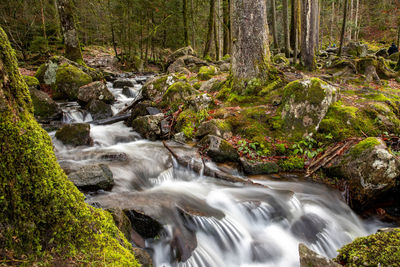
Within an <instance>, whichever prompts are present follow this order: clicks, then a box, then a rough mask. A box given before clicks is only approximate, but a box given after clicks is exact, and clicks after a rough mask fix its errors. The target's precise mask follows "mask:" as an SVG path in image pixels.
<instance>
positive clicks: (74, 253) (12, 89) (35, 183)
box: [0, 28, 139, 266]
mask: <svg viewBox="0 0 400 267" xmlns="http://www.w3.org/2000/svg"><path fill="white" fill-rule="evenodd" d="M0 51H1V53H0V66H1V67H0V68H1V70H2V71H0V140H2V141H3V142H0V150H1V151H2V153H0V180H1V183H0V207H1V209H0V225H1V227H0V243H1V247H2V250H3V251H6V252H7V254H4V255H3V256H5V255H6V256H5V257H3V260H5V261H6V263H7V264H9V265H21V264H22V265H25V266H36V265H43V266H55V265H57V266H59V265H71V264H76V263H77V262H79V263H80V264H82V265H85V264H91V265H115V266H139V264H138V262H137V260H136V259H135V257H134V255H133V253H132V246H131V244H130V243H129V242H128V241H127V240H126V238H125V237H124V236H123V234H122V233H121V232H120V231H119V230H118V228H117V227H116V226H115V224H114V223H113V221H112V218H111V215H110V214H109V213H107V212H104V211H102V210H100V209H97V208H94V207H90V206H88V205H87V204H85V202H84V196H83V194H82V193H80V192H79V191H78V190H77V188H76V187H75V186H74V185H73V184H72V183H71V182H70V181H69V180H68V178H67V176H66V175H65V173H64V172H63V171H62V169H61V168H60V166H59V164H58V163H57V159H56V157H55V155H54V151H53V146H52V143H51V139H50V137H49V135H48V134H47V133H46V132H45V131H44V130H43V129H42V128H41V127H40V125H39V124H38V123H37V122H36V121H35V119H34V117H33V105H32V103H31V98H30V95H29V91H28V87H27V85H26V83H25V81H24V79H23V78H22V76H21V74H20V72H19V70H18V67H17V59H16V57H15V53H14V51H13V50H12V48H11V45H10V43H9V41H8V39H7V35H6V34H5V32H4V31H3V30H2V29H1V28H0Z"/></svg>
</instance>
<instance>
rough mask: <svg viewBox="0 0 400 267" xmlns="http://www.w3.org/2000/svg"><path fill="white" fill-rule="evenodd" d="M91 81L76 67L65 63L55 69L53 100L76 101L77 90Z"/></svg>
mask: <svg viewBox="0 0 400 267" xmlns="http://www.w3.org/2000/svg"><path fill="white" fill-rule="evenodd" d="M92 81H93V80H92V77H90V76H89V75H87V74H86V73H85V72H83V71H82V70H80V69H78V68H77V67H75V66H73V65H69V64H67V63H65V64H62V65H60V66H59V67H58V69H57V73H56V81H55V84H54V87H53V90H54V91H53V98H54V99H65V98H67V99H69V100H77V99H78V92H79V88H80V87H81V86H84V85H87V84H89V83H91V82H92Z"/></svg>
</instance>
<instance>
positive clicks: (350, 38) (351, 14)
mask: <svg viewBox="0 0 400 267" xmlns="http://www.w3.org/2000/svg"><path fill="white" fill-rule="evenodd" d="M353 18H354V17H353V0H350V20H349V21H350V27H349V29H348V35H349V36H348V40H349V41H351V40H353V24H352V23H353Z"/></svg>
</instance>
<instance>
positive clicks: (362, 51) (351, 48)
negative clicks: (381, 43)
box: [343, 42, 368, 57]
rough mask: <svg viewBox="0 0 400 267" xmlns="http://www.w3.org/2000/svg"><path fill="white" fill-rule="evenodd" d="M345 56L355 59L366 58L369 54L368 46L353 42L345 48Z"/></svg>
mask: <svg viewBox="0 0 400 267" xmlns="http://www.w3.org/2000/svg"><path fill="white" fill-rule="evenodd" d="M343 54H344V55H347V56H353V57H365V56H367V54H368V45H366V44H362V43H359V42H351V43H349V44H348V45H347V46H345V47H343Z"/></svg>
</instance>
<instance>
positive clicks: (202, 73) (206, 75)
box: [197, 66, 217, 81]
mask: <svg viewBox="0 0 400 267" xmlns="http://www.w3.org/2000/svg"><path fill="white" fill-rule="evenodd" d="M214 75H217V68H216V67H214V66H202V67H201V68H200V70H199V73H198V74H197V77H198V78H199V79H200V80H203V81H206V80H209V79H211V78H212V76H214Z"/></svg>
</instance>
